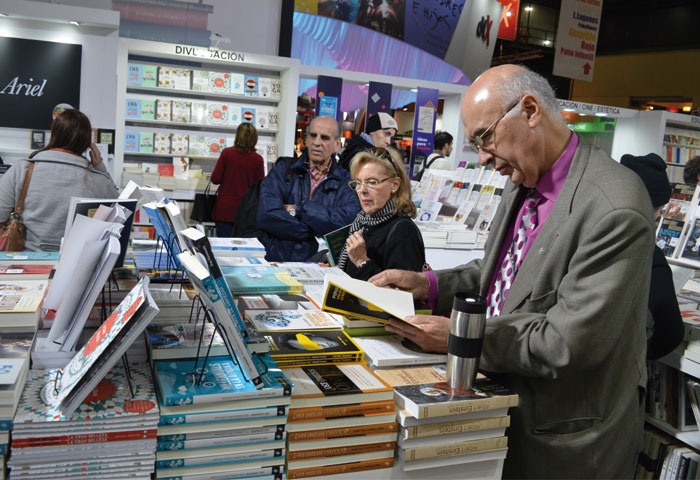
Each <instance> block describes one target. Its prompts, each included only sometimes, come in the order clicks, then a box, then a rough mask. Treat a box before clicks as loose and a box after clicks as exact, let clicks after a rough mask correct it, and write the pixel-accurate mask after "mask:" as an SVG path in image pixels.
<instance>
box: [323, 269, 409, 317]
mask: <svg viewBox="0 0 700 480" xmlns="http://www.w3.org/2000/svg"><path fill="white" fill-rule="evenodd" d="M323 290H324V292H323V304H322V305H321V310H325V311H327V312H332V313H340V314H342V315H346V316H348V317H351V318H362V319H365V320H373V321H375V322H379V323H389V319H391V318H396V319H399V320H405V319H406V317H407V316H409V315H415V313H416V312H415V308H414V306H413V295H411V294H410V293H409V292H404V291H402V290H396V289H394V288H386V287H377V286H376V285H372V284H371V283H369V282H365V281H364V280H357V279H354V278H350V277H342V276H339V275H326V280H325V283H324V289H323ZM406 323H408V322H406ZM409 325H412V326H414V327H416V328H420V327H419V326H417V325H414V324H412V323H409Z"/></svg>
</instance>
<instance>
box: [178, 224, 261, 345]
mask: <svg viewBox="0 0 700 480" xmlns="http://www.w3.org/2000/svg"><path fill="white" fill-rule="evenodd" d="M180 234H181V235H182V238H183V239H184V241H185V243H186V244H187V246H188V247H189V248H190V250H192V253H195V254H199V255H200V258H202V259H203V260H204V261H203V262H202V263H203V264H204V266H205V267H207V270H209V275H211V277H212V279H213V280H214V284H215V286H216V289H217V292H218V293H219V296H220V297H221V299H222V300H223V302H224V306H225V307H226V310H228V312H229V313H230V315H231V318H232V319H233V321H234V323H235V324H236V327H237V328H238V331H239V333H240V335H241V337H243V339H244V340H245V339H246V338H248V331H247V329H246V325H245V323H244V322H243V318H241V313H240V312H239V311H238V308H237V307H236V303H235V302H234V300H233V295H232V294H231V290H230V289H229V288H228V285H227V284H226V280H224V275H223V273H221V268H220V267H219V262H217V260H216V257H215V256H214V251H213V249H212V246H211V242H210V241H209V237H207V236H206V235H205V234H204V233H202V232H200V231H199V230H197V229H196V228H187V229H185V230H183V231H181V232H180Z"/></svg>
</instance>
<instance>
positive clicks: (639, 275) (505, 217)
mask: <svg viewBox="0 0 700 480" xmlns="http://www.w3.org/2000/svg"><path fill="white" fill-rule="evenodd" d="M462 121H463V123H464V132H465V137H466V138H468V139H469V140H470V143H471V148H472V150H473V151H474V152H476V153H478V155H479V164H480V165H481V166H491V167H493V168H494V169H495V170H496V171H497V172H499V173H500V174H501V175H506V176H508V177H510V178H509V180H510V181H509V182H508V183H507V185H506V187H505V189H504V192H503V197H502V200H501V202H500V203H499V205H498V209H497V211H496V214H495V217H494V222H493V225H492V227H491V230H490V234H489V237H488V239H487V240H486V244H485V248H484V257H483V259H479V260H474V261H472V262H470V263H468V264H465V265H460V266H457V267H454V268H451V269H446V270H440V271H435V272H430V271H428V272H423V273H416V272H407V271H402V270H385V271H384V272H381V273H379V274H377V275H375V276H374V277H372V278H370V280H369V281H370V282H371V283H373V284H375V285H378V286H386V287H394V288H401V289H403V290H407V291H410V292H411V293H412V294H413V296H414V298H415V299H416V300H419V301H423V302H424V303H426V304H427V305H432V306H434V312H436V313H438V314H448V313H449V312H450V310H451V308H452V303H453V299H454V295H455V294H456V293H458V292H473V293H478V294H480V295H482V296H483V297H485V298H486V299H487V302H488V304H487V317H488V318H487V321H486V331H485V335H484V339H483V345H482V350H481V357H480V363H479V368H480V369H481V370H482V371H484V373H485V374H486V375H487V376H489V377H491V378H493V379H494V380H495V381H497V382H499V383H501V384H503V385H505V386H506V387H509V388H510V389H512V390H513V391H515V392H516V393H517V394H518V406H517V407H514V408H511V409H510V415H511V424H510V427H509V429H508V456H507V457H506V459H505V463H504V468H503V477H504V478H537V479H544V478H550V479H554V478H556V479H562V478H589V479H593V478H597V479H613V478H615V479H622V478H632V477H633V472H634V470H635V467H636V464H637V456H638V453H639V452H640V451H641V450H642V446H643V445H642V443H643V437H644V435H643V432H644V396H645V387H646V383H647V376H646V328H645V326H646V319H647V296H648V293H649V279H650V275H651V259H652V252H653V247H654V217H653V212H652V207H651V202H650V200H649V195H648V194H647V193H646V191H645V189H644V186H643V184H642V181H641V180H640V179H639V177H638V176H637V175H635V174H634V173H633V172H631V171H630V170H629V169H628V168H626V167H624V166H622V165H620V164H619V163H618V162H616V161H614V160H613V159H612V158H610V156H609V155H608V154H607V153H605V152H604V151H602V150H600V149H599V148H597V147H595V146H593V145H591V144H589V143H587V142H586V141H585V140H584V139H582V138H580V137H579V136H578V135H576V134H575V133H574V132H572V131H571V130H570V129H569V128H568V127H567V124H566V122H565V120H564V118H563V117H562V115H561V112H560V109H559V103H558V101H557V98H556V96H555V94H554V90H553V89H552V87H551V86H550V85H549V83H548V82H547V80H546V79H545V78H544V77H542V76H541V75H539V74H537V73H535V72H532V71H531V70H529V69H528V68H526V67H524V66H521V65H512V64H506V65H500V66H497V67H493V68H490V69H488V70H486V71H485V72H484V73H482V74H481V75H480V76H479V77H478V78H477V79H476V80H474V82H473V83H472V85H471V86H470V87H469V89H468V90H467V91H466V92H465V94H464V97H463V100H462ZM514 239H515V240H516V241H513V240H514ZM513 275H514V276H513ZM406 320H407V321H409V322H412V323H415V324H418V325H420V326H422V328H423V330H422V331H421V330H418V329H416V328H413V327H411V326H408V325H407V326H403V324H404V323H405V322H401V321H390V323H389V324H388V325H387V327H386V329H387V331H390V332H392V333H398V334H401V335H403V336H404V337H406V338H408V339H409V340H411V341H413V342H414V343H416V344H418V345H419V346H420V347H421V348H423V349H424V350H427V351H441V352H445V351H446V350H447V341H448V332H449V326H450V325H449V324H450V320H449V319H448V318H446V317H443V316H437V315H415V316H410V317H407V318H406ZM413 330H415V332H414V331H413Z"/></svg>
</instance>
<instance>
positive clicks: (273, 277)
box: [221, 265, 304, 295]
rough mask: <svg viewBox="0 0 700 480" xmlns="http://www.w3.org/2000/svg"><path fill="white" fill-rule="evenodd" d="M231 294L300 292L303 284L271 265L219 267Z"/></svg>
mask: <svg viewBox="0 0 700 480" xmlns="http://www.w3.org/2000/svg"><path fill="white" fill-rule="evenodd" d="M221 272H222V273H223V274H224V279H225V280H226V284H227V285H228V287H229V289H230V290H231V293H232V294H233V295H260V294H266V293H269V294H301V293H303V292H304V284H303V283H301V282H299V281H298V280H296V279H294V277H292V276H291V275H290V274H289V273H288V272H285V271H283V270H281V269H279V268H277V267H275V266H273V265H262V266H257V265H234V266H230V267H221Z"/></svg>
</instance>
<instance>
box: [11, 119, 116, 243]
mask: <svg viewBox="0 0 700 480" xmlns="http://www.w3.org/2000/svg"><path fill="white" fill-rule="evenodd" d="M91 133H92V125H90V119H88V117H87V116H86V115H85V114H84V113H82V112H80V111H78V110H73V109H66V110H64V111H63V112H61V114H60V115H58V116H57V117H56V118H55V119H54V121H53V123H52V124H51V138H50V140H49V143H48V144H47V145H46V146H45V147H44V148H42V149H40V150H36V151H35V152H32V154H31V155H30V156H29V158H28V159H26V160H20V161H18V162H17V163H16V164H15V166H14V168H11V169H9V170H8V171H7V173H5V174H4V175H2V176H1V177H0V222H5V221H7V220H8V219H9V217H10V213H12V211H13V210H14V208H15V205H16V203H17V200H18V198H19V196H20V192H21V190H22V186H23V185H24V178H25V176H26V174H27V170H28V168H29V165H30V164H33V165H34V166H33V171H32V174H31V177H30V182H29V189H28V190H27V195H26V197H25V199H24V209H23V211H22V221H23V222H24V225H25V227H26V228H27V238H26V240H25V243H24V248H25V250H32V251H56V250H58V249H59V248H60V246H61V237H62V236H63V232H64V230H65V226H66V217H67V216H68V207H69V206H70V199H71V197H85V198H117V196H118V195H119V191H118V190H117V187H116V186H115V185H114V181H113V180H112V177H111V176H110V175H109V172H108V171H107V167H106V166H105V164H104V163H103V162H102V158H101V156H100V152H99V150H98V149H97V146H96V145H95V144H94V143H91V138H92V137H91ZM86 154H88V155H89V157H90V159H89V160H88V159H87V158H86V157H85V156H84V155H86Z"/></svg>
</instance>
